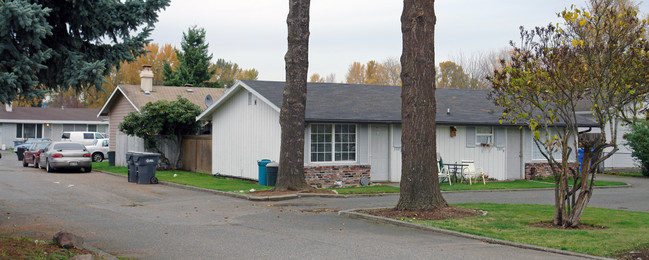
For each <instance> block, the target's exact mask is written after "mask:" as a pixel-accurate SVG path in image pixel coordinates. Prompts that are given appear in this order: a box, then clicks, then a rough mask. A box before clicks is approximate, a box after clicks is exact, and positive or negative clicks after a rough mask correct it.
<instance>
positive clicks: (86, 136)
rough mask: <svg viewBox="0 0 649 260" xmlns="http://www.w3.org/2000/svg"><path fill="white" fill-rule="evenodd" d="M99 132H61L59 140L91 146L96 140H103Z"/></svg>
mask: <svg viewBox="0 0 649 260" xmlns="http://www.w3.org/2000/svg"><path fill="white" fill-rule="evenodd" d="M104 138H106V137H104V135H103V134H101V133H99V132H63V135H61V140H64V141H73V142H79V143H81V144H83V145H91V144H92V143H93V142H94V141H95V140H97V139H104Z"/></svg>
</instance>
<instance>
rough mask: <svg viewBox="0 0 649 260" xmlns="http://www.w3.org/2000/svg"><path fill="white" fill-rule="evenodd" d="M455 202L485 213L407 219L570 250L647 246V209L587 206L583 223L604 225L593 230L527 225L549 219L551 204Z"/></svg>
mask: <svg viewBox="0 0 649 260" xmlns="http://www.w3.org/2000/svg"><path fill="white" fill-rule="evenodd" d="M455 206H460V207H466V208H471V209H478V210H483V211H487V212H488V213H487V215H486V216H477V217H470V218H464V219H446V220H437V221H418V220H406V221H408V222H413V223H419V224H422V225H427V226H433V227H438V228H443V229H449V230H455V231H460V232H464V233H469V234H475V235H480V236H486V237H491V238H498V239H503V240H509V241H515V242H520V243H525V244H532V245H539V246H544V247H551V248H556V249H562V250H569V251H574V252H580V253H585V254H591V255H598V256H606V257H614V256H615V255H617V254H619V253H623V252H627V251H631V250H634V249H638V248H643V247H647V246H649V213H644V212H633V211H624V210H612V209H602V208H587V209H586V211H585V212H584V215H583V218H582V223H584V224H590V225H594V226H603V227H604V229H595V230H562V229H547V228H536V227H530V226H529V224H530V223H537V222H551V221H552V216H553V215H554V206H551V205H528V204H495V203H466V204H457V205H455Z"/></svg>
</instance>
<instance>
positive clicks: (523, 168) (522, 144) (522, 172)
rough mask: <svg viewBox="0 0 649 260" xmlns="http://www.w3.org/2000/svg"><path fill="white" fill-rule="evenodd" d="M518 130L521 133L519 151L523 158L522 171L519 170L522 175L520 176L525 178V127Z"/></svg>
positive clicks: (521, 158) (520, 156)
mask: <svg viewBox="0 0 649 260" xmlns="http://www.w3.org/2000/svg"><path fill="white" fill-rule="evenodd" d="M518 132H519V133H520V135H519V136H520V141H519V143H520V151H519V155H518V157H519V158H520V160H521V164H520V171H519V172H520V175H521V176H520V177H521V179H525V157H524V156H523V148H525V145H524V143H523V128H521V129H520V130H518Z"/></svg>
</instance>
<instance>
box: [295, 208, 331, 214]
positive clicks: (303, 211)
mask: <svg viewBox="0 0 649 260" xmlns="http://www.w3.org/2000/svg"><path fill="white" fill-rule="evenodd" d="M338 211H340V209H337V208H334V209H327V208H320V209H303V210H300V212H302V213H316V214H318V213H336V212H338Z"/></svg>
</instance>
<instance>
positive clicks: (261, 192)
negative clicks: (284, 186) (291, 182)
mask: <svg viewBox="0 0 649 260" xmlns="http://www.w3.org/2000/svg"><path fill="white" fill-rule="evenodd" d="M293 194H297V191H292V190H287V191H275V190H258V191H253V192H250V193H248V195H250V196H257V197H265V196H284V195H293Z"/></svg>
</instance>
